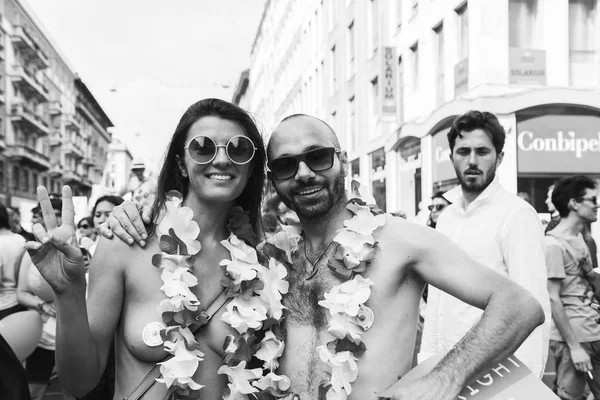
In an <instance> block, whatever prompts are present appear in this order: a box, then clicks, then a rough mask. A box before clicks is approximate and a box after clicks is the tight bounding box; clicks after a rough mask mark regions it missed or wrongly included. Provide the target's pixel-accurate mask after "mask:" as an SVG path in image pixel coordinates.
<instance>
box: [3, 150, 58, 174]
mask: <svg viewBox="0 0 600 400" xmlns="http://www.w3.org/2000/svg"><path fill="white" fill-rule="evenodd" d="M6 153H7V156H8V157H9V158H10V159H12V160H13V161H17V162H24V163H28V164H31V165H33V166H35V167H37V168H38V169H40V170H44V171H47V170H49V169H50V158H49V157H48V156H46V155H44V154H42V153H39V152H38V151H37V150H35V149H33V148H31V147H29V146H27V145H24V144H16V145H9V146H8V148H7V151H6Z"/></svg>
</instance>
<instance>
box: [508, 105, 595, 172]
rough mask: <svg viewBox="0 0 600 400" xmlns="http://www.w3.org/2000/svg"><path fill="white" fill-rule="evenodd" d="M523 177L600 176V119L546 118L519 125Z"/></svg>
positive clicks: (518, 144) (591, 117)
mask: <svg viewBox="0 0 600 400" xmlns="http://www.w3.org/2000/svg"><path fill="white" fill-rule="evenodd" d="M517 131H518V134H517V163H518V171H519V172H520V173H564V174H570V173H584V174H598V173H600V161H599V160H600V117H599V116H594V115H543V116H539V117H535V118H531V119H528V120H526V121H523V122H519V123H517Z"/></svg>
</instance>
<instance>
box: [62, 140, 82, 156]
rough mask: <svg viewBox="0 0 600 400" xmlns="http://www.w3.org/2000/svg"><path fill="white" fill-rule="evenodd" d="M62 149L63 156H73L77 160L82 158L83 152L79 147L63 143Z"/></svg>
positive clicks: (70, 143)
mask: <svg viewBox="0 0 600 400" xmlns="http://www.w3.org/2000/svg"><path fill="white" fill-rule="evenodd" d="M62 149H63V152H64V153H65V154H68V155H71V156H74V157H75V158H77V159H82V158H83V150H81V149H80V148H79V146H77V145H75V143H72V142H65V143H63V144H62Z"/></svg>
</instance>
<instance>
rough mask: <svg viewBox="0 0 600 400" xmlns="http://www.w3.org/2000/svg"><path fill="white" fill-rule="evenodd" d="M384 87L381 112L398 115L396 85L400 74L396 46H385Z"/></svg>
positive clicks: (384, 114) (387, 114)
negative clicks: (397, 76)
mask: <svg viewBox="0 0 600 400" xmlns="http://www.w3.org/2000/svg"><path fill="white" fill-rule="evenodd" d="M382 53H383V54H382V56H383V57H382V63H383V64H382V68H381V70H382V71H383V82H382V83H383V87H382V96H381V101H382V104H381V113H382V115H383V116H391V117H395V116H396V107H397V102H398V88H397V86H396V75H397V74H398V71H397V68H398V62H397V60H396V48H395V47H384V48H383V52H382Z"/></svg>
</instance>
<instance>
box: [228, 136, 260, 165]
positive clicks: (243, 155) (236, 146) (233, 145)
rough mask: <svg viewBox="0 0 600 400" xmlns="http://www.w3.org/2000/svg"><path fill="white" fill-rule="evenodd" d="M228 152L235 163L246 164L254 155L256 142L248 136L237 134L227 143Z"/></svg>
mask: <svg viewBox="0 0 600 400" xmlns="http://www.w3.org/2000/svg"><path fill="white" fill-rule="evenodd" d="M227 154H228V155H229V158H230V159H231V161H233V162H234V163H237V164H245V163H247V162H249V161H250V160H252V157H254V144H253V143H252V140H250V139H248V138H247V137H246V136H236V137H234V138H231V140H230V141H229V143H227Z"/></svg>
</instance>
